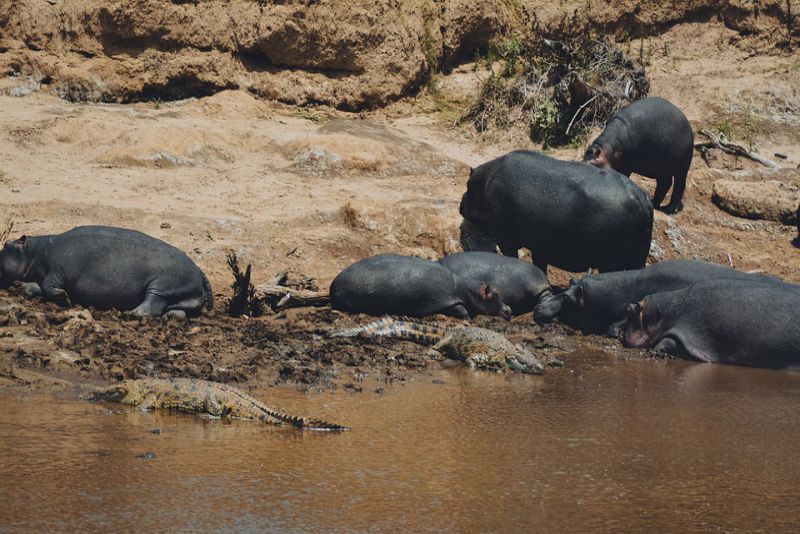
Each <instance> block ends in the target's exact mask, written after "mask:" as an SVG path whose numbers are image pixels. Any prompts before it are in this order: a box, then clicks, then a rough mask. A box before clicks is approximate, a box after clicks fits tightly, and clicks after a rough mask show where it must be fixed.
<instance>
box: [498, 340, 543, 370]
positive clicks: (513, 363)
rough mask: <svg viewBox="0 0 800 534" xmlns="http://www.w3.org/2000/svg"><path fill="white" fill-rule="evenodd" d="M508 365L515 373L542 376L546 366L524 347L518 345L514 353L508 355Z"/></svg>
mask: <svg viewBox="0 0 800 534" xmlns="http://www.w3.org/2000/svg"><path fill="white" fill-rule="evenodd" d="M506 364H508V367H509V368H511V369H512V370H514V371H520V372H523V373H530V374H532V375H540V374H542V373H543V372H544V366H543V365H542V364H541V363H540V362H539V360H537V359H536V357H535V356H534V355H533V354H531V353H530V351H528V350H527V349H525V348H524V347H521V346H519V345H517V346H516V347H515V350H514V352H511V353H508V354H506Z"/></svg>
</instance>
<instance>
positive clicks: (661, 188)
mask: <svg viewBox="0 0 800 534" xmlns="http://www.w3.org/2000/svg"><path fill="white" fill-rule="evenodd" d="M693 154H694V132H692V126H691V124H689V121H688V119H687V118H686V115H684V114H683V112H682V111H681V110H679V109H678V108H677V107H675V105H673V104H672V103H671V102H669V101H668V100H664V99H663V98H656V97H653V98H643V99H642V100H637V101H636V102H634V103H632V104H631V105H629V106H628V107H626V108H623V109H621V110H619V112H617V114H616V115H614V117H612V118H611V120H610V121H608V124H607V125H606V128H605V130H603V133H601V134H600V136H599V137H598V138H597V139H595V140H594V141H593V142H592V144H591V145H589V148H587V149H586V154H585V155H584V157H583V161H585V162H587V163H591V164H592V165H594V166H596V167H601V168H604V169H608V168H611V169H614V170H616V171H618V172H621V173H622V174H624V175H625V176H630V175H631V173H634V172H635V173H636V174H640V175H642V176H646V177H647V178H655V179H656V184H657V185H656V191H655V193H654V194H653V207H655V208H656V209H661V210H663V211H665V212H666V213H677V212H678V211H680V210H681V209H682V208H683V202H682V199H683V191H684V189H686V175H687V174H688V173H689V167H690V166H691V164H692V156H693ZM673 177H674V178H675V182H674V186H673ZM670 186H673V189H672V197H670V201H669V204H667V206H666V207H663V208H662V207H661V202H662V201H663V200H664V197H666V195H667V191H669V188H670Z"/></svg>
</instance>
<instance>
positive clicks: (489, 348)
mask: <svg viewBox="0 0 800 534" xmlns="http://www.w3.org/2000/svg"><path fill="white" fill-rule="evenodd" d="M359 334H365V335H371V336H390V337H399V338H405V339H410V340H412V341H419V342H422V343H433V344H434V346H433V349H434V350H436V351H437V352H440V353H442V354H444V355H445V356H447V357H448V358H453V359H456V360H461V361H462V362H464V363H465V364H466V365H468V366H469V367H480V368H484V369H495V370H499V369H504V368H510V369H513V370H515V371H522V372H523V373H531V374H541V373H542V372H543V371H544V367H543V366H542V364H541V363H539V360H537V359H536V357H534V355H533V354H531V353H530V352H529V351H528V350H527V349H525V348H524V347H522V346H521V345H515V344H514V343H511V342H510V341H509V340H507V339H506V338H505V337H504V336H502V335H501V334H498V333H497V332H492V331H491V330H486V329H485V328H479V327H476V326H457V327H453V328H444V327H441V326H434V325H430V324H422V323H414V322H411V321H401V320H394V319H392V318H390V317H386V318H384V319H380V320H378V321H375V322H372V323H370V324H368V325H365V326H359V327H357V328H350V329H347V330H340V331H338V332H334V333H333V334H331V335H332V336H334V337H353V336H357V335H359Z"/></svg>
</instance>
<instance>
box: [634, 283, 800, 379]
mask: <svg viewBox="0 0 800 534" xmlns="http://www.w3.org/2000/svg"><path fill="white" fill-rule="evenodd" d="M627 314H628V320H627V323H626V325H625V330H624V333H623V336H622V342H623V344H624V345H625V346H626V347H633V348H646V349H655V350H657V351H660V352H664V353H667V354H670V355H672V356H675V357H678V358H682V359H687V360H696V361H702V362H718V363H728V364H734V365H746V366H751V367H768V368H773V369H797V368H798V366H800V328H797V325H798V324H800V291H798V289H797V288H796V286H791V285H788V284H787V285H781V284H772V283H763V282H750V281H744V280H717V281H714V282H700V283H697V284H693V285H691V286H689V287H687V288H684V289H679V290H676V291H668V292H665V293H656V294H653V295H650V296H648V297H645V298H644V299H642V300H640V301H638V302H635V303H631V304H630V305H629V306H628V309H627Z"/></svg>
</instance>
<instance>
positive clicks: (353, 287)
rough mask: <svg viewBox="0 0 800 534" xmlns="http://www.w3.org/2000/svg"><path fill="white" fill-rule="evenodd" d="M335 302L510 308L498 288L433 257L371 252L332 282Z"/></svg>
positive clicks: (452, 310)
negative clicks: (473, 280)
mask: <svg viewBox="0 0 800 534" xmlns="http://www.w3.org/2000/svg"><path fill="white" fill-rule="evenodd" d="M331 306H332V307H333V308H334V309H336V310H341V311H346V312H350V313H367V314H370V315H384V314H392V315H410V316H413V317H425V316H428V315H434V314H437V313H442V314H445V315H451V316H453V317H458V318H462V319H468V318H469V317H471V316H473V315H478V314H483V315H500V316H502V317H503V318H505V319H510V318H511V309H510V308H509V307H508V306H507V305H506V304H504V303H503V301H502V300H501V296H500V295H498V292H497V291H496V290H495V289H492V288H490V287H488V286H486V285H485V284H478V285H475V286H471V285H469V284H468V283H467V282H465V281H464V280H462V279H461V278H460V277H458V276H455V275H453V273H451V272H450V271H448V270H447V269H445V268H444V267H442V266H441V265H440V264H439V263H437V262H435V261H430V260H425V259H422V258H414V257H411V256H399V255H397V254H379V255H377V256H372V257H370V258H366V259H363V260H361V261H359V262H356V263H354V264H353V265H350V266H349V267H347V268H346V269H345V270H343V271H342V272H341V273H339V274H338V276H336V278H335V279H334V280H333V282H332V283H331Z"/></svg>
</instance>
